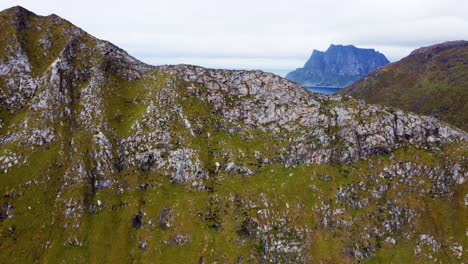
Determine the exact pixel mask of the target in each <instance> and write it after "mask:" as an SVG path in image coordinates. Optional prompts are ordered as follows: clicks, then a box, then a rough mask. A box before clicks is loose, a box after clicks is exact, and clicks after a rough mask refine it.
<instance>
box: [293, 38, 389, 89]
mask: <svg viewBox="0 0 468 264" xmlns="http://www.w3.org/2000/svg"><path fill="white" fill-rule="evenodd" d="M388 63H389V61H388V60H387V58H385V56H384V55H383V54H382V53H379V52H377V51H375V50H373V49H360V48H356V47H355V46H353V45H348V46H343V45H331V46H330V47H329V48H328V50H327V51H325V52H322V51H318V50H314V51H313V52H312V56H311V57H310V59H309V60H308V61H307V62H306V64H305V65H304V67H303V68H299V69H296V70H295V71H292V72H290V73H288V75H287V76H286V78H287V79H289V80H291V81H293V82H296V83H298V84H301V85H310V86H332V87H344V86H347V85H350V84H352V83H353V82H355V81H357V80H359V79H360V78H362V77H364V76H366V75H367V74H368V73H369V72H371V71H373V70H375V69H377V68H379V67H382V66H384V65H386V64H388Z"/></svg>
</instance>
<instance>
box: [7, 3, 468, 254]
mask: <svg viewBox="0 0 468 264" xmlns="http://www.w3.org/2000/svg"><path fill="white" fill-rule="evenodd" d="M0 24H1V27H2V29H4V30H3V31H2V32H0V35H1V36H0V46H1V49H0V50H1V51H2V52H1V53H0V69H1V71H0V81H1V85H0V89H1V94H0V102H1V103H0V107H1V109H0V118H1V124H2V126H1V128H0V187H1V191H2V197H1V198H0V201H1V204H2V207H1V208H0V251H1V252H2V253H1V254H0V262H2V263H24V262H64V261H65V262H74V263H89V262H112V263H115V262H116V261H117V262H148V263H154V262H157V263H176V262H186V263H192V262H199V263H211V262H221V263H231V262H237V263H244V262H245V263H250V262H254V263H255V262H276V263H285V262H293V263H297V262H305V263H310V262H320V261H325V262H341V263H343V262H344V263H346V262H349V263H352V262H357V261H360V260H363V259H366V260H369V261H372V260H375V261H380V260H389V259H392V260H394V261H399V262H402V261H403V262H404V261H406V262H408V261H409V262H421V263H426V262H427V261H430V260H434V259H437V260H440V261H442V262H446V261H451V262H461V260H462V259H463V257H464V255H463V254H464V248H463V245H465V244H466V236H465V233H464V232H465V227H464V226H463V223H462V222H461V221H462V220H461V219H465V218H466V213H467V211H466V204H467V203H468V202H467V201H466V199H467V198H466V196H465V193H466V190H467V184H466V177H467V168H466V164H467V161H466V157H467V144H466V141H467V134H466V133H465V132H463V131H459V130H456V129H453V128H451V127H448V126H445V125H443V124H441V123H439V122H438V121H437V120H436V119H434V118H431V117H420V116H417V115H413V114H408V113H405V112H402V111H400V110H394V109H391V108H385V107H379V106H375V105H366V104H364V103H362V102H358V101H356V100H354V99H350V98H343V97H341V96H322V95H316V94H313V93H310V92H308V91H306V90H304V89H302V88H301V87H299V86H298V85H296V84H294V83H292V82H290V81H287V80H285V79H283V78H280V77H278V76H275V75H273V74H269V73H264V72H260V71H226V70H210V69H204V68H201V67H196V66H189V65H176V66H160V67H153V66H149V65H146V64H144V63H141V62H139V61H137V60H135V59H134V58H132V57H131V56H129V55H128V54H127V53H125V52H124V51H122V50H120V49H119V48H117V47H115V46H113V45H112V44H110V43H108V42H104V41H101V40H98V39H96V38H94V37H92V36H90V35H88V34H86V33H85V32H84V31H82V30H80V29H78V28H76V27H75V26H73V25H72V24H70V23H69V22H67V21H65V20H63V19H60V18H59V17H57V16H49V17H39V16H36V15H34V14H32V13H30V12H28V11H26V10H24V9H22V8H19V7H16V8H13V9H9V10H6V11H3V12H1V13H0Z"/></svg>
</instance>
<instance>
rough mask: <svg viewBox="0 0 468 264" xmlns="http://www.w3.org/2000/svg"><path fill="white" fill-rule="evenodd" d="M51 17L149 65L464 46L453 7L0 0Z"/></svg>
mask: <svg viewBox="0 0 468 264" xmlns="http://www.w3.org/2000/svg"><path fill="white" fill-rule="evenodd" d="M14 5H21V6H23V7H25V8H27V9H29V10H31V11H34V12H36V13H38V14H41V15H48V14H50V13H56V14H58V15H60V16H62V17H64V18H66V19H68V20H70V21H71V22H73V23H74V24H76V25H78V26H80V27H81V28H83V29H84V30H86V31H88V32H89V33H91V34H93V35H95V36H96V37H99V38H103V39H107V40H109V41H111V42H113V43H115V44H117V45H119V46H120V47H122V48H124V49H126V50H127V51H129V52H130V53H131V54H133V55H134V56H136V57H137V58H139V59H141V60H143V61H146V62H149V63H152V64H172V63H190V64H198V65H202V66H206V67H220V68H246V69H264V70H268V71H274V72H277V73H284V72H286V71H287V70H292V69H294V68H297V67H301V66H302V65H303V64H304V62H305V61H306V60H307V58H308V57H309V56H310V53H311V51H312V50H313V49H320V50H324V49H326V48H327V47H328V46H329V45H330V44H331V43H334V44H355V45H357V46H359V47H366V48H375V49H377V50H379V51H381V52H383V53H384V54H386V55H387V57H388V58H389V59H390V60H397V59H399V58H401V57H403V56H405V55H407V54H408V53H409V52H410V51H411V50H413V49H415V48H418V47H420V46H424V45H429V44H433V43H439V42H443V41H448V40H456V39H468V1H459V0H392V1H390V0H380V1H377V0H348V1H346V0H343V1H338V0H328V1H314V0H289V1H283V0H237V1H225V0H197V1H189V0H171V1H167V0H157V1H151V0H146V1H145V0H133V1H128V0H126V1H118V0H114V1H108V0H104V1H103V0H101V1H97V0H94V1H90V0H81V1H64V0H41V1H37V0H24V1H11V0H2V2H1V3H0V8H1V9H4V8H8V7H11V6H14Z"/></svg>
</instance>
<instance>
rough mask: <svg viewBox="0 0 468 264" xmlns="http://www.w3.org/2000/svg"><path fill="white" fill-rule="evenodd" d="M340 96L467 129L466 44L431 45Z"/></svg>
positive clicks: (467, 50) (348, 88) (467, 54)
mask: <svg viewBox="0 0 468 264" xmlns="http://www.w3.org/2000/svg"><path fill="white" fill-rule="evenodd" d="M340 93H342V94H346V95H351V96H353V97H355V98H360V99H364V100H365V101H366V102H368V103H373V104H383V105H387V106H392V107H397V108H401V109H404V110H408V111H412V112H415V113H418V114H423V115H430V116H436V117H438V118H440V119H441V120H443V121H446V122H448V123H450V124H453V125H455V126H457V127H459V128H462V129H464V130H465V131H467V130H468V103H467V102H468V42H467V41H460V42H451V43H445V44H440V45H434V46H431V47H428V48H423V49H421V50H417V51H415V52H413V53H412V54H411V55H410V56H408V57H406V58H404V59H402V60H401V61H398V62H395V63H392V64H389V65H387V66H385V67H383V68H381V69H378V70H376V71H374V72H372V73H371V74H369V75H368V76H367V77H365V78H363V79H362V80H360V81H358V82H356V83H355V84H353V85H351V86H349V87H347V88H345V89H344V90H342V91H341V92H340Z"/></svg>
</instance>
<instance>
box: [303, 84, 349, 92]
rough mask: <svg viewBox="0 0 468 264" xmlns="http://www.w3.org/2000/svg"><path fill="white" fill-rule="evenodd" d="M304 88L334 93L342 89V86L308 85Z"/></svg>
mask: <svg viewBox="0 0 468 264" xmlns="http://www.w3.org/2000/svg"><path fill="white" fill-rule="evenodd" d="M304 88H306V89H307V90H310V91H312V92H316V93H323V94H334V93H337V92H338V91H340V90H341V89H343V88H341V87H323V86H306V85H304Z"/></svg>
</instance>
